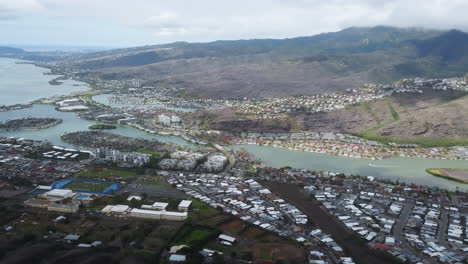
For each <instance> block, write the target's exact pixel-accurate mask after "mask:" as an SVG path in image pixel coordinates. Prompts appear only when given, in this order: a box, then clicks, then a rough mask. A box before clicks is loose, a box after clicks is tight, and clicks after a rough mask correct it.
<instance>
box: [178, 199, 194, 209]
mask: <svg viewBox="0 0 468 264" xmlns="http://www.w3.org/2000/svg"><path fill="white" fill-rule="evenodd" d="M191 204H192V201H190V200H182V201H181V202H180V203H179V207H183V208H188V207H189V206H190V205H191Z"/></svg>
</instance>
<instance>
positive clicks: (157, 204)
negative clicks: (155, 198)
mask: <svg viewBox="0 0 468 264" xmlns="http://www.w3.org/2000/svg"><path fill="white" fill-rule="evenodd" d="M168 205H169V204H168V203H161V202H155V203H154V204H153V205H152V207H153V208H157V209H160V210H166V207H167V206H168Z"/></svg>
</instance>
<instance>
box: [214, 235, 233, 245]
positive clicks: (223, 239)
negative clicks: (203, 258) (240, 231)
mask: <svg viewBox="0 0 468 264" xmlns="http://www.w3.org/2000/svg"><path fill="white" fill-rule="evenodd" d="M218 239H219V240H220V241H221V242H220V243H221V244H223V245H227V246H232V244H234V242H236V238H235V237H231V236H227V235H224V234H221V235H219V236H218Z"/></svg>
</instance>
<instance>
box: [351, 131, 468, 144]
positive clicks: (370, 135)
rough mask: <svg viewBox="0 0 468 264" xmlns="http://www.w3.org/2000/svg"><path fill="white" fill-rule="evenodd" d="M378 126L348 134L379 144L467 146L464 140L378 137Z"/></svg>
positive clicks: (466, 140)
mask: <svg viewBox="0 0 468 264" xmlns="http://www.w3.org/2000/svg"><path fill="white" fill-rule="evenodd" d="M380 128H381V127H380V126H376V127H373V128H369V129H367V130H365V131H363V132H362V133H350V134H353V135H355V136H358V137H362V138H364V139H367V140H375V141H378V142H380V143H390V142H394V143H399V144H418V145H420V146H421V147H427V148H432V147H451V146H467V145H468V139H466V138H429V137H412V138H392V137H385V136H380V135H378V134H377V131H378V130H379V129H380Z"/></svg>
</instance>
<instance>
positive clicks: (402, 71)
mask: <svg viewBox="0 0 468 264" xmlns="http://www.w3.org/2000/svg"><path fill="white" fill-rule="evenodd" d="M467 39H468V34H466V33H463V32H461V31H448V32H444V31H435V30H421V29H414V28H411V29H401V28H393V27H382V26H381V27H374V28H356V27H354V28H348V29H345V30H342V31H340V32H335V33H325V34H320V35H316V36H311V37H299V38H292V39H283V40H272V39H264V40H237V41H215V42H210V43H186V42H178V43H172V44H165V45H155V46H145V47H136V48H129V49H120V50H111V51H105V52H98V53H92V54H86V55H83V56H78V57H74V58H73V59H69V60H66V61H64V62H63V64H64V65H65V66H68V67H71V68H81V69H89V70H91V71H94V72H97V73H99V74H100V76H101V77H102V78H105V79H120V78H138V79H142V80H144V83H146V84H151V85H158V84H160V83H164V85H167V84H169V85H174V86H178V87H182V88H186V93H185V94H186V95H187V96H191V97H194V96H195V97H224V98H226V97H237V98H239V97H266V96H283V95H300V94H306V95H310V94H316V93H320V92H324V91H337V90H343V89H347V88H358V87H360V86H361V85H362V84H364V83H367V82H376V83H391V82H393V81H396V80H399V79H402V78H406V77H437V78H445V77H454V76H461V75H463V74H464V73H465V72H466V71H467V70H466V69H468V67H467V66H468V48H467V47H468V45H467V44H468V42H467Z"/></svg>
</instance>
